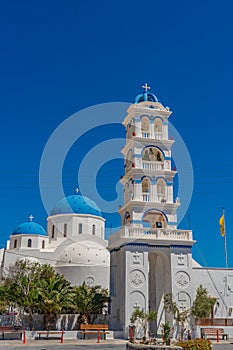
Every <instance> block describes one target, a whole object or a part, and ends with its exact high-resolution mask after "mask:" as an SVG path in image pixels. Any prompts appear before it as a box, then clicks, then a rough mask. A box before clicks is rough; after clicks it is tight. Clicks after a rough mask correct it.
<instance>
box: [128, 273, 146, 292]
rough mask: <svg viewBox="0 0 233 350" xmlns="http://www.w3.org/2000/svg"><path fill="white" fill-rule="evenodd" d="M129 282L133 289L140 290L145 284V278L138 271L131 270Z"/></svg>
mask: <svg viewBox="0 0 233 350" xmlns="http://www.w3.org/2000/svg"><path fill="white" fill-rule="evenodd" d="M129 281H130V284H131V285H132V286H134V287H135V288H140V287H141V286H142V285H143V284H144V283H145V276H144V274H143V272H142V271H140V270H133V271H131V272H130V275H129Z"/></svg>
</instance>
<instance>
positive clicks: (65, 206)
mask: <svg viewBox="0 0 233 350" xmlns="http://www.w3.org/2000/svg"><path fill="white" fill-rule="evenodd" d="M72 213H74V214H90V215H96V216H101V217H102V213H101V211H100V209H99V208H98V206H97V205H96V204H95V202H94V201H92V200H90V199H89V198H87V197H84V196H81V195H79V194H76V195H73V196H68V197H65V198H63V199H61V200H60V201H59V202H57V204H56V205H55V207H54V208H53V209H52V211H51V214H50V215H58V214H72Z"/></svg>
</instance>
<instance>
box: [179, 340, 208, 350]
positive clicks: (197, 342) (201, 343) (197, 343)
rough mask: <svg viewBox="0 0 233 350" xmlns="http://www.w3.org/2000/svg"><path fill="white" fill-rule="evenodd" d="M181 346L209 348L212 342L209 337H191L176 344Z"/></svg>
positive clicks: (191, 348)
mask: <svg viewBox="0 0 233 350" xmlns="http://www.w3.org/2000/svg"><path fill="white" fill-rule="evenodd" d="M177 345H178V346H182V348H183V349H184V350H211V349H212V343H211V341H210V340H209V339H192V340H186V341H181V342H179V343H178V344H177Z"/></svg>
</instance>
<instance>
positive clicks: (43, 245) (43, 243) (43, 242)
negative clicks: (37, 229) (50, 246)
mask: <svg viewBox="0 0 233 350" xmlns="http://www.w3.org/2000/svg"><path fill="white" fill-rule="evenodd" d="M41 248H42V249H45V241H42V246H41Z"/></svg>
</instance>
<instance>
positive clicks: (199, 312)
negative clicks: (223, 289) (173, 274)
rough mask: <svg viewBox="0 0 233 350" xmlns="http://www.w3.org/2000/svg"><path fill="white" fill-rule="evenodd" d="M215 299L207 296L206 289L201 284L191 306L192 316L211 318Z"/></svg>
mask: <svg viewBox="0 0 233 350" xmlns="http://www.w3.org/2000/svg"><path fill="white" fill-rule="evenodd" d="M215 302H216V298H213V297H211V296H210V295H208V292H207V289H206V288H204V287H203V286H202V284H201V285H200V286H199V287H198V288H197V294H196V298H195V300H194V302H193V306H192V315H193V316H195V317H198V318H207V317H210V316H211V313H212V310H213V307H214V304H215Z"/></svg>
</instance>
